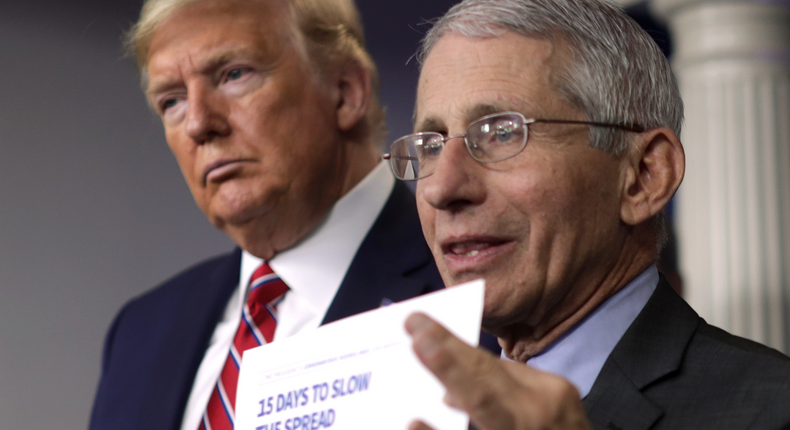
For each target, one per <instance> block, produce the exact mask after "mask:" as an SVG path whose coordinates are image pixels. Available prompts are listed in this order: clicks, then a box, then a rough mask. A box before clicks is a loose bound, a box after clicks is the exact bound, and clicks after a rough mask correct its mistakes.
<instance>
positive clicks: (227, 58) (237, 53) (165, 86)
mask: <svg viewBox="0 0 790 430" xmlns="http://www.w3.org/2000/svg"><path fill="white" fill-rule="evenodd" d="M239 57H248V58H250V59H251V60H252V61H255V62H258V63H263V64H266V63H267V62H266V61H265V60H263V59H262V58H261V56H260V55H259V54H256V53H255V52H254V51H253V50H251V49H249V48H247V47H236V48H233V49H227V50H222V51H220V52H217V53H216V54H214V55H209V56H208V57H207V58H205V59H203V60H201V62H200V64H199V65H198V67H196V68H195V69H196V70H197V71H198V73H200V74H203V75H211V74H213V73H214V72H215V71H216V70H217V69H219V68H221V67H222V66H224V65H225V64H227V63H229V62H231V61H232V60H233V59H236V58H239ZM269 63H274V61H270V62H269ZM179 75H180V73H179ZM149 79H150V77H149ZM181 82H182V79H181V78H176V79H170V78H165V79H162V80H159V81H149V84H148V89H147V90H146V92H145V93H146V95H147V96H148V97H150V96H152V95H154V94H158V93H161V92H165V91H167V90H169V89H171V88H174V87H179V86H180V85H181Z"/></svg>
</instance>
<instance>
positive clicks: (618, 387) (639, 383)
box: [584, 276, 700, 430]
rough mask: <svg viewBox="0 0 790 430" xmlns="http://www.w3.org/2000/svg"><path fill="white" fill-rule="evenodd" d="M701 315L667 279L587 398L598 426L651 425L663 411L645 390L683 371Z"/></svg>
mask: <svg viewBox="0 0 790 430" xmlns="http://www.w3.org/2000/svg"><path fill="white" fill-rule="evenodd" d="M699 321H700V319H699V317H698V316H697V314H696V313H694V311H693V310H692V309H691V308H690V307H689V306H688V305H687V304H686V303H685V302H684V301H683V299H681V298H680V297H679V296H678V295H677V294H676V293H675V292H674V291H673V290H672V287H671V286H670V285H669V283H668V282H667V281H666V279H665V278H664V277H663V276H661V279H660V281H659V283H658V286H657V287H656V291H655V292H654V293H653V295H652V296H651V297H650V300H648V302H647V304H646V305H645V308H644V309H642V312H640V313H639V316H637V318H636V320H634V322H633V324H631V327H629V329H628V331H626V333H625V335H623V338H622V339H621V340H620V342H619V343H618V344H617V346H616V347H615V349H614V351H612V354H611V355H610V356H609V358H608V359H607V360H606V363H605V364H604V366H603V368H602V369H601V373H600V374H599V375H598V378H597V379H596V380H595V384H594V385H593V387H592V389H591V390H590V394H588V395H587V397H586V398H585V399H584V406H585V408H586V409H587V413H588V417H589V418H590V421H591V423H592V424H593V427H594V428H596V429H620V430H640V429H649V428H650V427H651V426H653V424H655V423H656V421H658V420H659V419H660V418H661V416H662V415H663V411H662V410H661V409H660V408H659V407H657V406H656V405H654V404H653V403H652V402H651V401H650V400H649V399H648V398H647V397H645V395H644V394H643V390H644V389H646V388H647V387H649V386H650V385H651V384H653V383H656V382H657V381H659V380H660V379H662V378H664V377H666V376H667V375H671V374H673V373H675V372H677V371H678V369H679V367H680V364H681V362H682V360H683V356H684V354H685V351H686V347H687V346H688V343H689V341H690V340H691V337H692V336H693V334H694V331H695V330H696V328H697V326H698V325H699Z"/></svg>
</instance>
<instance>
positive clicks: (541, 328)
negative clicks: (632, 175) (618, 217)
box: [496, 246, 655, 363]
mask: <svg viewBox="0 0 790 430" xmlns="http://www.w3.org/2000/svg"><path fill="white" fill-rule="evenodd" d="M651 249H652V248H651V247H647V248H645V247H641V249H634V247H632V246H625V247H623V252H621V253H620V255H619V258H618V260H617V261H616V263H615V264H614V265H613V266H612V269H611V270H609V271H608V272H607V273H606V274H605V275H604V276H603V277H602V278H600V280H599V281H596V282H595V283H594V284H595V285H594V286H593V287H592V288H591V290H592V293H591V294H590V295H589V296H588V297H587V298H586V300H584V301H583V302H582V303H580V304H576V305H572V306H569V305H568V304H566V303H560V304H559V305H558V306H557V311H555V312H553V313H552V315H551V316H552V317H554V319H553V320H552V319H550V318H549V319H547V322H546V323H542V324H538V325H535V326H519V327H516V328H512V327H511V328H510V329H509V330H507V331H505V332H504V333H496V334H497V337H498V339H499V344H500V346H502V350H503V351H504V353H505V355H506V356H507V357H508V358H510V359H511V360H514V361H518V362H522V363H524V362H526V361H527V360H529V359H530V358H531V357H533V356H535V355H536V354H538V353H539V352H541V351H543V350H544V349H545V348H546V347H548V346H549V345H550V344H551V343H552V342H554V341H555V340H557V339H558V338H559V337H560V336H562V335H563V334H564V333H566V332H567V331H568V330H570V329H571V328H573V327H574V326H575V325H576V324H578V323H579V322H580V321H581V320H582V319H584V318H585V317H586V316H587V315H589V314H590V313H591V312H592V311H594V310H595V309H596V308H597V307H598V306H600V305H601V304H602V303H603V302H605V301H606V300H607V299H609V298H610V297H612V296H613V295H615V294H616V293H617V292H619V291H620V290H622V289H623V288H625V286H626V285H628V283H629V282H631V280H633V279H634V278H636V277H637V276H638V275H639V274H640V273H642V272H643V271H644V270H645V269H647V268H648V267H649V266H650V265H651V264H653V263H654V262H655V253H654V252H651V251H650V250H651ZM569 291H571V293H570V294H569V296H570V295H572V294H573V291H578V289H575V288H571V289H570V290H569ZM571 300H572V298H569V300H568V301H567V302H570V301H571ZM563 308H565V309H569V310H565V311H564V312H563V311H562V309H563Z"/></svg>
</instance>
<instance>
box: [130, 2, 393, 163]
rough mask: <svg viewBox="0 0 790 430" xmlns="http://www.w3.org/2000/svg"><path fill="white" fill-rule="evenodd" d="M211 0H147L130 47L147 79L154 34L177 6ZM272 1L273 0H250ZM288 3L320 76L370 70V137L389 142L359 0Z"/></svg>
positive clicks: (303, 49) (301, 46)
mask: <svg viewBox="0 0 790 430" xmlns="http://www.w3.org/2000/svg"><path fill="white" fill-rule="evenodd" d="M201 1H206V0H146V1H145V3H144V4H143V8H142V10H141V12H140V19H139V20H138V21H137V23H136V24H134V25H133V26H132V28H131V29H130V30H129V31H128V32H127V34H126V37H125V41H124V44H125V48H126V51H127V53H128V54H129V55H130V56H132V57H134V58H135V60H136V62H137V67H138V70H139V71H140V73H141V75H142V77H143V80H144V81H145V80H146V79H147V70H146V65H147V61H148V55H149V49H150V47H151V38H152V37H153V35H154V33H155V32H156V31H157V30H158V29H159V26H160V25H162V23H163V22H164V21H166V20H167V19H168V18H169V17H171V16H172V15H173V14H174V13H175V12H176V11H177V10H179V9H180V8H183V7H185V6H188V5H190V4H193V3H198V2H201ZM246 1H271V0H246ZM282 1H285V2H286V3H287V4H288V7H289V10H290V13H291V20H292V22H291V24H292V26H293V30H294V31H293V34H294V38H295V41H294V42H295V43H296V48H297V50H298V51H299V52H300V54H301V55H302V56H303V57H304V60H306V61H307V62H308V63H309V64H310V65H312V66H313V68H314V72H315V75H316V77H317V78H318V80H319V81H320V79H321V78H322V77H324V76H325V75H326V74H327V73H328V72H329V71H330V70H337V69H339V68H343V67H347V66H349V65H352V64H356V65H359V66H361V67H363V68H364V69H365V70H366V71H367V72H368V74H369V75H370V81H371V100H370V105H369V108H368V112H367V117H366V122H367V124H366V126H367V127H366V128H367V129H368V130H369V134H370V138H371V140H372V142H373V143H375V144H376V145H377V146H378V147H379V148H382V147H383V146H384V138H385V136H386V122H385V116H384V110H383V108H382V107H381V103H380V101H379V96H378V92H379V73H378V69H377V68H376V64H375V62H374V61H373V57H371V55H370V53H368V51H367V49H366V48H365V36H364V32H363V27H362V20H361V19H360V15H359V11H358V10H357V7H356V5H355V4H354V0H282Z"/></svg>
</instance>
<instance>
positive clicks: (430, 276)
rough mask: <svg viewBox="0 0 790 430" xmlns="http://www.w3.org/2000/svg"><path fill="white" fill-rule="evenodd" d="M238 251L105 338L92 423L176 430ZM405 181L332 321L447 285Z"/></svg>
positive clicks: (129, 308)
mask: <svg viewBox="0 0 790 430" xmlns="http://www.w3.org/2000/svg"><path fill="white" fill-rule="evenodd" d="M240 264H241V251H240V250H239V249H236V250H235V251H234V252H232V253H230V254H227V255H223V256H220V257H217V258H214V259H212V260H209V261H206V262H204V263H201V264H198V265H197V266H194V267H192V268H190V269H188V270H186V271H185V272H183V273H181V274H179V275H177V276H175V277H174V278H172V279H170V280H168V281H166V282H165V283H164V284H162V285H161V286H159V287H157V288H156V289H154V290H152V291H150V292H148V293H146V294H144V295H143V296H141V297H139V298H136V299H134V300H133V301H131V302H130V303H128V304H127V305H126V306H125V307H124V308H123V309H122V310H121V312H120V313H119V314H118V316H117V317H116V319H115V321H114V322H113V324H112V326H111V328H110V331H109V333H108V335H107V340H106V343H105V349H104V357H103V369H102V375H101V380H100V382H99V388H98V391H97V394H96V401H95V404H94V408H93V413H92V415H91V423H90V429H92V430H100V429H101V430H123V429H138V430H158V429H162V430H164V429H168V430H174V429H178V428H179V427H180V425H181V418H182V416H183V412H184V408H185V406H186V401H187V399H188V397H189V393H190V390H191V388H192V382H193V380H194V377H195V374H196V372H197V368H198V366H199V365H200V362H201V360H202V359H203V354H204V352H205V350H206V347H207V346H208V343H209V340H210V338H211V335H212V333H213V332H214V328H215V326H216V323H217V321H219V319H220V317H221V315H222V313H223V311H224V309H225V306H226V304H227V302H228V300H229V298H230V296H231V294H232V293H233V291H234V289H235V288H236V287H237V286H238V282H239V270H240ZM443 286H444V284H443V283H442V280H441V278H440V277H439V274H438V271H437V270H436V266H435V264H434V262H433V258H432V257H431V254H430V251H429V249H428V247H427V245H426V244H425V240H424V239H423V236H422V230H421V228H420V223H419V220H418V217H417V210H416V205H415V203H414V196H413V195H412V194H411V192H410V191H409V190H408V189H407V188H406V187H405V186H403V185H402V184H401V183H398V184H396V186H395V189H394V191H393V193H392V195H391V196H390V198H389V200H388V201H387V203H386V205H385V207H384V209H383V210H382V212H381V214H379V217H378V219H377V220H376V222H375V223H374V225H373V227H372V228H371V230H370V231H369V232H368V234H367V236H366V237H365V239H364V241H363V242H362V245H361V246H360V248H359V249H358V250H357V253H356V256H355V258H354V260H353V261H352V263H351V266H350V268H349V270H348V272H347V273H346V276H345V278H344V279H343V282H342V284H341V285H340V289H339V290H338V292H337V295H336V296H335V299H334V301H333V302H332V304H331V305H330V307H329V310H328V311H327V314H326V317H325V319H324V323H328V322H331V321H334V320H337V319H340V318H343V317H346V316H349V315H353V314H356V313H359V312H362V311H366V310H369V309H374V308H377V307H379V306H380V305H381V303H382V299H383V298H385V297H386V298H388V299H390V300H392V301H395V302H397V301H400V300H404V299H408V298H411V297H414V296H417V295H420V294H423V293H427V292H430V291H434V290H438V289H440V288H443Z"/></svg>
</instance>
